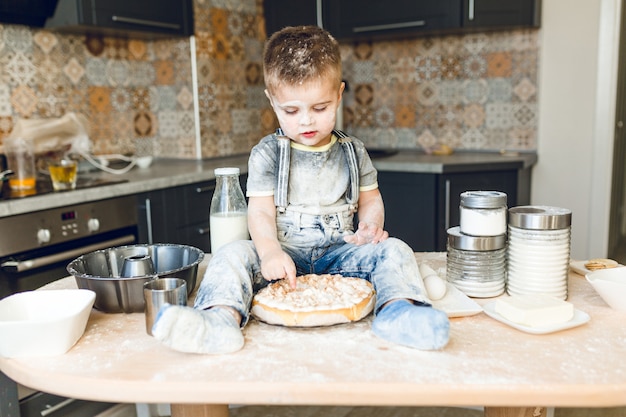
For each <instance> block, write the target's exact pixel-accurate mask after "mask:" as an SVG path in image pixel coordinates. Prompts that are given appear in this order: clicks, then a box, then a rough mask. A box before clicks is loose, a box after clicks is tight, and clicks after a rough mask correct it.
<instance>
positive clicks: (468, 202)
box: [460, 191, 507, 236]
mask: <svg viewBox="0 0 626 417" xmlns="http://www.w3.org/2000/svg"><path fill="white" fill-rule="evenodd" d="M506 209H507V207H506V194H505V193H502V192H499V191H466V192H464V193H462V194H461V205H460V217H461V221H460V227H461V233H464V234H466V235H471V236H499V235H504V234H506V226H507V224H506Z"/></svg>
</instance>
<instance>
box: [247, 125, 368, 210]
mask: <svg viewBox="0 0 626 417" xmlns="http://www.w3.org/2000/svg"><path fill="white" fill-rule="evenodd" d="M276 141H277V139H276V138H275V137H274V136H273V135H269V136H266V137H264V138H263V139H262V140H261V141H260V142H259V144H258V145H257V146H255V147H254V148H253V149H252V152H251V154H250V162H249V167H248V170H249V175H248V186H247V195H248V196H249V197H254V196H269V195H273V194H274V187H275V186H276V177H275V176H276V172H277V171H278V146H277V144H276ZM352 141H353V144H354V146H355V149H356V153H357V160H358V162H359V175H360V185H361V190H370V189H374V188H377V186H378V183H377V176H376V170H375V169H374V166H373V165H372V162H371V160H370V158H369V156H368V155H367V153H366V151H365V146H364V145H363V142H361V141H360V140H358V139H354V138H352ZM349 181H350V179H349V170H348V163H347V162H346V156H345V154H344V151H343V149H342V148H341V145H340V144H339V143H338V142H337V139H336V138H335V137H333V139H332V141H331V142H330V143H329V144H328V145H326V146H323V147H320V148H314V149H313V148H308V147H305V146H302V145H298V144H292V147H291V164H290V169H289V194H288V195H289V205H290V208H291V209H294V210H297V211H302V212H306V213H310V214H324V213H331V212H336V211H337V210H338V208H341V207H342V206H344V205H345V204H346V191H347V190H348V189H349Z"/></svg>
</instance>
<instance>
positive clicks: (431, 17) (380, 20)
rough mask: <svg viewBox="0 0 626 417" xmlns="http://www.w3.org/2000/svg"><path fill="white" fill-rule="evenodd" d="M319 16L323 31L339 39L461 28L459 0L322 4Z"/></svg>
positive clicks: (327, 1)
mask: <svg viewBox="0 0 626 417" xmlns="http://www.w3.org/2000/svg"><path fill="white" fill-rule="evenodd" d="M322 16H323V24H324V27H325V28H326V29H328V30H329V31H330V32H331V33H332V34H333V35H335V36H336V37H337V38H338V39H358V38H370V37H380V36H394V35H395V36H397V35H402V34H409V33H420V32H432V31H436V30H442V29H451V28H460V27H461V8H460V7H459V2H458V0H439V1H431V0H413V1H404V0H387V1H384V2H382V1H376V0H366V1H364V0H323V7H322Z"/></svg>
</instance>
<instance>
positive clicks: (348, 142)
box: [274, 128, 359, 213]
mask: <svg viewBox="0 0 626 417" xmlns="http://www.w3.org/2000/svg"><path fill="white" fill-rule="evenodd" d="M333 134H334V135H335V136H337V138H338V139H339V143H340V144H341V148H342V149H343V153H344V155H345V156H346V161H347V162H348V170H349V173H350V187H349V188H348V191H347V192H346V200H347V201H348V204H349V205H350V211H351V212H352V213H354V212H356V210H357V208H358V201H359V164H358V162H357V159H356V151H355V150H354V145H353V144H352V139H350V137H349V136H348V135H346V134H345V133H343V132H342V131H340V130H333ZM275 137H276V139H277V143H278V175H277V176H276V187H275V191H274V204H275V205H276V208H277V210H278V212H279V213H284V212H285V210H287V205H288V204H289V202H288V199H287V194H288V191H289V162H290V156H291V140H290V139H289V138H288V137H287V136H285V134H284V133H283V131H282V129H281V128H278V129H276V133H275Z"/></svg>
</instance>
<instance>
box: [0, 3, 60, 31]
mask: <svg viewBox="0 0 626 417" xmlns="http://www.w3.org/2000/svg"><path fill="white" fill-rule="evenodd" d="M56 2H57V0H20V1H2V2H0V24H2V23H7V24H13V25H27V26H32V27H43V25H44V23H45V22H46V19H47V18H48V17H50V16H52V13H54V9H55V6H56Z"/></svg>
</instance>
